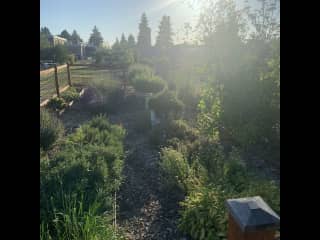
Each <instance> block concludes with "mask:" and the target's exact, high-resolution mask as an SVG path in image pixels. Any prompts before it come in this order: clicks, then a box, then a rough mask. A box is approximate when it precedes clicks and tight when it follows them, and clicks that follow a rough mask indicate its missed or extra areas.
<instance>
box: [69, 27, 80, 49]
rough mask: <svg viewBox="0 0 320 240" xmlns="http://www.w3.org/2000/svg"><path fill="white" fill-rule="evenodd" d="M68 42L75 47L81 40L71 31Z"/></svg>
mask: <svg viewBox="0 0 320 240" xmlns="http://www.w3.org/2000/svg"><path fill="white" fill-rule="evenodd" d="M70 40H71V42H72V44H75V45H77V44H80V43H81V42H82V39H81V38H80V36H79V34H78V33H77V31H76V30H73V32H72V35H71V37H70Z"/></svg>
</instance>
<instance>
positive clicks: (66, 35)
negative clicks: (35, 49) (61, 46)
mask: <svg viewBox="0 0 320 240" xmlns="http://www.w3.org/2000/svg"><path fill="white" fill-rule="evenodd" d="M59 36H60V37H62V38H65V39H67V40H68V41H70V40H71V35H70V33H69V32H68V31H67V30H66V29H64V30H63V31H62V32H61V33H60V35H59Z"/></svg>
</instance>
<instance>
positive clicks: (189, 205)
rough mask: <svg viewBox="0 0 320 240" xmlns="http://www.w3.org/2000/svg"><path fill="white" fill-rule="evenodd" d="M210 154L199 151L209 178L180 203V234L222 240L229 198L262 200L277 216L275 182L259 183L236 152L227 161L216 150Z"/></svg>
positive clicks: (278, 208) (277, 193) (278, 210)
mask: <svg viewBox="0 0 320 240" xmlns="http://www.w3.org/2000/svg"><path fill="white" fill-rule="evenodd" d="M202 147H204V146H202ZM207 148H209V147H207ZM212 150H213V151H212V153H210V152H206V151H204V150H203V149H202V150H200V151H202V153H200V154H199V155H198V158H196V159H199V160H200V164H201V165H202V164H204V165H203V166H205V169H206V170H207V173H208V174H209V176H210V177H209V178H208V179H207V181H206V182H205V181H202V183H205V184H202V187H199V186H201V185H198V187H197V188H191V189H192V190H191V191H189V192H188V193H187V197H186V199H185V200H184V201H183V202H182V203H181V206H182V211H181V219H180V228H181V230H182V231H184V232H186V233H188V234H189V235H190V236H191V237H193V238H195V239H208V240H209V239H225V233H226V227H227V211H226V207H225V201H226V200H227V199H229V198H241V197H248V196H261V197H262V198H263V199H264V200H265V201H266V202H267V203H268V204H269V205H270V206H271V208H272V209H274V210H275V211H276V212H277V213H280V192H279V188H278V187H277V185H276V184H275V183H274V182H272V181H267V180H263V179H260V178H258V177H256V176H255V175H253V174H252V173H251V171H248V169H247V168H246V166H245V164H244V163H243V161H242V159H241V157H240V155H239V152H238V150H236V149H233V151H232V152H231V153H230V154H229V157H226V156H225V155H224V154H223V153H222V150H221V149H220V150H219V148H217V147H216V148H215V149H214V148H213V149H212ZM203 157H207V159H206V160H205V159H203ZM193 161H194V160H193ZM209 162H210V164H208V163H209ZM202 174H205V172H204V173H202ZM204 180H205V178H204Z"/></svg>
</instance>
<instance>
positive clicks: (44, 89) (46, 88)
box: [40, 64, 72, 106]
mask: <svg viewBox="0 0 320 240" xmlns="http://www.w3.org/2000/svg"><path fill="white" fill-rule="evenodd" d="M71 85H72V82H71V73H70V66H69V64H65V65H61V66H55V67H53V68H50V69H46V70H42V71H40V106H44V105H46V104H47V103H48V101H49V99H50V98H52V97H55V96H60V93H61V92H63V91H65V90H66V89H67V88H68V87H69V86H71Z"/></svg>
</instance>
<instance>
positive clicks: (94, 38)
mask: <svg viewBox="0 0 320 240" xmlns="http://www.w3.org/2000/svg"><path fill="white" fill-rule="evenodd" d="M89 43H90V44H92V45H93V46H95V47H101V46H102V43H103V37H102V36H101V33H100V32H99V30H98V28H97V27H96V26H94V28H93V30H92V33H91V35H90V38H89Z"/></svg>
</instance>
